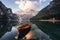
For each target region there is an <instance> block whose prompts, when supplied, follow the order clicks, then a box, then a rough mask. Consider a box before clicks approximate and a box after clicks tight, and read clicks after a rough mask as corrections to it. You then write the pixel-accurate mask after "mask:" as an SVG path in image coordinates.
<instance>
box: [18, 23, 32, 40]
mask: <svg viewBox="0 0 60 40" xmlns="http://www.w3.org/2000/svg"><path fill="white" fill-rule="evenodd" d="M30 29H31V25H29V24H25V25H23V26H19V27H18V32H19V34H18V39H17V40H20V39H22V38H23V37H24V36H25V35H26V34H27V33H28V32H29V31H30Z"/></svg>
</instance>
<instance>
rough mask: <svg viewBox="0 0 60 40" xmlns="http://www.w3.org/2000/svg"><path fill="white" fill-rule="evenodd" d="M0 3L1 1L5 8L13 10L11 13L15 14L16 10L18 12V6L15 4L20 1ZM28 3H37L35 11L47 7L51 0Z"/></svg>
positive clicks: (37, 0) (12, 0)
mask: <svg viewBox="0 0 60 40" xmlns="http://www.w3.org/2000/svg"><path fill="white" fill-rule="evenodd" d="M0 1H2V2H3V3H4V4H5V6H7V7H8V8H11V9H12V10H13V12H15V11H17V10H20V8H19V7H18V4H16V2H20V1H21V0H0ZM28 1H32V3H33V2H34V1H36V2H38V3H37V4H39V6H38V7H37V10H41V9H42V8H44V7H45V6H47V5H48V4H49V3H50V1H51V0H28ZM39 2H40V3H41V4H40V3H39ZM27 3H28V2H27ZM27 3H26V4H27ZM32 3H31V4H32ZM19 5H20V4H19ZM28 6H29V4H28ZM33 6H34V5H33ZM21 8H22V7H21ZM32 8H34V7H32Z"/></svg>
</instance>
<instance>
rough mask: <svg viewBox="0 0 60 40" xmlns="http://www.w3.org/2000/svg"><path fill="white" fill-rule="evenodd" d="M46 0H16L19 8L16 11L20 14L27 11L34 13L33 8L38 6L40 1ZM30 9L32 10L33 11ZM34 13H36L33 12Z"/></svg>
mask: <svg viewBox="0 0 60 40" xmlns="http://www.w3.org/2000/svg"><path fill="white" fill-rule="evenodd" d="M44 1H46V0H19V1H18V0H16V1H15V3H16V4H17V5H18V7H19V9H20V10H18V12H19V13H20V14H27V13H29V12H30V13H32V14H33V13H35V11H36V10H35V9H36V8H37V7H38V6H40V3H41V2H44ZM31 10H34V11H33V12H32V11H31ZM36 13H37V12H36ZM34 15H36V14H34Z"/></svg>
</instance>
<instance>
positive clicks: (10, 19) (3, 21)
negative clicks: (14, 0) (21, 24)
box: [0, 1, 18, 38]
mask: <svg viewBox="0 0 60 40" xmlns="http://www.w3.org/2000/svg"><path fill="white" fill-rule="evenodd" d="M17 23H18V16H17V15H16V14H13V13H12V10H11V9H10V8H7V7H6V6H5V5H4V4H3V3H2V2H1V1H0V38H1V37H2V36H3V35H4V34H5V33H6V32H7V31H10V30H11V28H12V26H15V25H16V24H17Z"/></svg>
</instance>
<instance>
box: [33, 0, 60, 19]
mask: <svg viewBox="0 0 60 40" xmlns="http://www.w3.org/2000/svg"><path fill="white" fill-rule="evenodd" d="M59 17H60V1H59V0H53V1H52V2H50V4H49V5H48V6H47V7H45V8H43V9H42V10H41V11H40V12H39V13H38V14H37V15H36V16H35V17H33V18H32V19H33V20H35V19H36V20H39V19H49V18H56V19H60V18H59Z"/></svg>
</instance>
